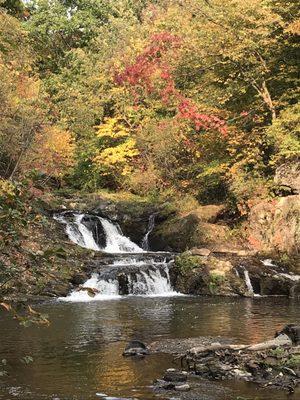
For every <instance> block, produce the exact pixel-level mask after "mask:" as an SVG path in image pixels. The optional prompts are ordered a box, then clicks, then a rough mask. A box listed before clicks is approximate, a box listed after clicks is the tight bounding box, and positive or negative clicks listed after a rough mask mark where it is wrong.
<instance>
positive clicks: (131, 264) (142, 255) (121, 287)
mask: <svg viewBox="0 0 300 400" xmlns="http://www.w3.org/2000/svg"><path fill="white" fill-rule="evenodd" d="M54 218H55V219H56V220H57V221H58V222H60V223H62V224H64V225H65V226H66V233H67V235H68V237H69V239H70V240H71V241H72V242H74V243H76V244H77V245H79V246H82V247H85V248H88V249H92V250H96V251H102V252H105V253H107V255H105V256H103V255H102V256H101V257H100V258H99V262H95V260H96V258H94V259H93V260H94V269H93V273H92V275H91V277H90V278H89V279H88V280H87V281H86V282H85V283H84V284H83V285H81V286H80V287H78V288H76V289H74V290H73V291H72V292H71V293H70V294H69V295H68V296H67V297H65V298H61V300H63V301H70V302H78V301H92V300H108V299H115V298H119V297H120V296H121V295H135V296H174V295H179V293H177V292H174V290H173V289H172V285H171V279H170V274H169V269H170V267H171V266H172V264H173V258H174V257H173V256H172V254H170V253H151V252H149V251H148V252H147V251H146V249H147V250H148V249H149V244H148V238H149V235H150V233H151V232H152V230H153V228H154V223H155V214H153V215H151V217H150V219H149V226H148V231H147V233H146V235H145V237H144V239H143V242H142V243H143V248H141V247H139V246H138V245H137V244H135V243H133V242H132V241H131V240H130V239H129V238H127V237H126V236H124V235H123V234H122V231H121V229H120V227H119V226H118V225H117V224H114V223H112V222H111V221H109V220H108V219H106V218H103V217H99V216H96V215H91V214H81V213H76V212H69V211H65V212H62V213H60V214H56V215H55V216H54Z"/></svg>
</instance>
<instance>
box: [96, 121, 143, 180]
mask: <svg viewBox="0 0 300 400" xmlns="http://www.w3.org/2000/svg"><path fill="white" fill-rule="evenodd" d="M97 137H98V138H103V139H104V140H105V142H106V147H105V148H103V149H101V150H99V152H98V154H97V155H96V156H95V157H94V159H93V163H94V164H95V165H96V166H97V167H100V168H101V167H102V169H103V167H104V171H103V172H102V174H104V175H109V174H110V173H114V174H116V173H119V174H120V175H121V176H126V175H129V174H130V173H131V172H132V167H131V165H130V162H131V161H132V159H134V158H135V157H136V156H138V155H139V151H138V149H137V147H136V140H135V139H134V138H132V137H130V131H129V129H128V128H127V127H125V126H124V124H123V123H122V122H121V121H120V119H118V118H107V119H105V121H104V124H102V125H100V126H99V127H98V131H97Z"/></svg>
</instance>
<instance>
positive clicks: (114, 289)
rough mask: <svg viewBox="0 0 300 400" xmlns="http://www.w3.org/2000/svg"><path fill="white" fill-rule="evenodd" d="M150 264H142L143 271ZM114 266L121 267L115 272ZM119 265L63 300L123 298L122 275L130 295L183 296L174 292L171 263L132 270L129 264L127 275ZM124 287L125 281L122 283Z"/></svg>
mask: <svg viewBox="0 0 300 400" xmlns="http://www.w3.org/2000/svg"><path fill="white" fill-rule="evenodd" d="M145 265H146V264H141V263H139V265H138V267H139V268H141V267H142V266H145ZM113 267H117V268H116V269H114V268H113ZM120 267H121V265H120V264H119V263H116V264H113V265H109V266H108V268H109V272H108V270H107V269H106V270H105V271H104V272H103V273H101V272H99V273H93V274H92V276H91V278H90V279H88V280H87V281H86V282H85V283H84V284H83V285H82V286H81V287H79V288H77V289H75V290H73V291H72V292H71V293H70V294H69V295H68V296H67V297H64V298H61V300H63V301H69V302H88V301H95V300H111V299H117V298H120V297H121V292H122V290H123V291H124V287H121V281H120V275H121V274H122V275H123V276H124V277H125V278H126V282H125V285H126V293H127V294H128V295H131V296H133V295H134V296H150V297H155V296H157V297H158V296H159V297H169V296H179V295H180V293H177V292H175V291H174V290H173V289H172V285H171V282H170V275H169V265H168V264H167V263H161V264H160V265H158V264H152V265H150V267H149V268H147V269H141V270H139V269H137V270H136V271H134V272H131V271H130V266H128V265H126V269H125V272H121V273H120V271H123V270H122V269H120ZM122 285H124V282H122Z"/></svg>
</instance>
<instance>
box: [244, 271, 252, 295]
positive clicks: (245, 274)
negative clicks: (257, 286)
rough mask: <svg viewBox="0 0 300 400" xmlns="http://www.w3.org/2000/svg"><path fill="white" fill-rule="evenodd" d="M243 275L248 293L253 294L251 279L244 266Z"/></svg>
mask: <svg viewBox="0 0 300 400" xmlns="http://www.w3.org/2000/svg"><path fill="white" fill-rule="evenodd" d="M244 276H245V283H246V286H247V289H248V291H249V293H251V294H254V290H253V286H252V283H251V279H250V276H249V272H248V271H247V270H246V268H245V269H244Z"/></svg>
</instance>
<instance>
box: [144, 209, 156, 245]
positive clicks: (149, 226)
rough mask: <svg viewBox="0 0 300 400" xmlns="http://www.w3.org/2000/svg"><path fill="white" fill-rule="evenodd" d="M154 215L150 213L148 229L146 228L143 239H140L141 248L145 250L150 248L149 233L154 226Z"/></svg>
mask: <svg viewBox="0 0 300 400" xmlns="http://www.w3.org/2000/svg"><path fill="white" fill-rule="evenodd" d="M155 216H156V214H152V215H150V218H149V224H148V230H147V232H146V234H145V236H144V237H143V240H142V249H144V250H146V251H149V250H150V248H149V235H150V233H151V232H152V231H153V229H154V226H155Z"/></svg>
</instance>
